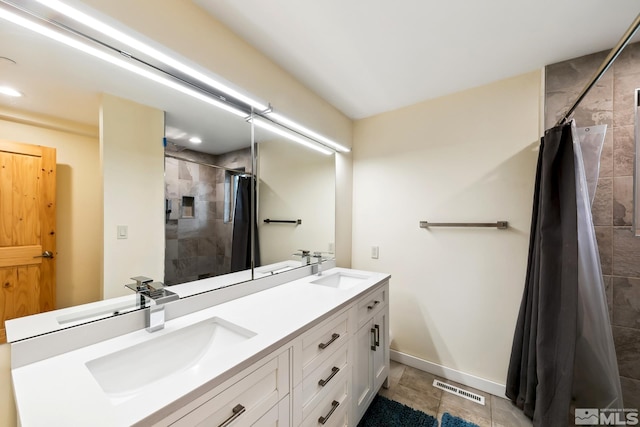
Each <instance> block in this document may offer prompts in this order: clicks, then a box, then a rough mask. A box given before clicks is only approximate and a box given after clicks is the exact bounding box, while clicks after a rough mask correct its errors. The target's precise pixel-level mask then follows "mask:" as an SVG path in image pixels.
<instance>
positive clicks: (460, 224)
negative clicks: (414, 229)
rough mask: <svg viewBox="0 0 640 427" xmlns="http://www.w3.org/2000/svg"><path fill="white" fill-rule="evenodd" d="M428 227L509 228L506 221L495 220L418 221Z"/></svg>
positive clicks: (422, 225) (422, 226)
mask: <svg viewBox="0 0 640 427" xmlns="http://www.w3.org/2000/svg"><path fill="white" fill-rule="evenodd" d="M429 227H494V228H497V229H498V230H506V229H507V228H509V222H508V221H497V222H427V221H420V228H429Z"/></svg>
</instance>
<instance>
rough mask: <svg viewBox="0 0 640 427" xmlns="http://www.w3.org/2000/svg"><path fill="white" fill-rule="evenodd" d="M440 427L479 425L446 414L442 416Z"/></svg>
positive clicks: (476, 426)
mask: <svg viewBox="0 0 640 427" xmlns="http://www.w3.org/2000/svg"><path fill="white" fill-rule="evenodd" d="M440 427H478V425H477V424H474V423H470V422H469V421H465V420H463V419H462V418H458V417H454V416H453V415H451V414H450V413H448V412H445V413H444V415H443V416H442V424H441V426H440Z"/></svg>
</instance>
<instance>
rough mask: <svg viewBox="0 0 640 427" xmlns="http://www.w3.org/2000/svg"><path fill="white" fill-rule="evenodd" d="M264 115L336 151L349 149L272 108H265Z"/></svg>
mask: <svg viewBox="0 0 640 427" xmlns="http://www.w3.org/2000/svg"><path fill="white" fill-rule="evenodd" d="M266 115H267V116H269V118H270V119H272V120H274V121H275V122H278V123H282V124H283V125H285V126H287V127H289V128H292V129H294V130H295V131H297V132H300V133H302V134H304V135H309V136H310V137H311V138H313V139H315V140H318V141H319V142H322V143H324V144H325V145H328V146H329V147H331V148H333V149H334V150H337V151H341V152H343V153H348V152H349V151H351V150H350V149H349V148H347V147H345V146H344V145H342V144H338V143H337V142H335V141H333V140H331V139H329V138H327V137H326V136H323V135H320V134H319V133H317V132H315V131H312V130H311V129H309V128H307V127H305V126H302V125H301V124H299V123H296V122H294V121H293V120H291V119H288V118H286V117H285V116H283V115H282V114H278V113H276V112H275V111H273V110H272V109H270V110H267V111H266Z"/></svg>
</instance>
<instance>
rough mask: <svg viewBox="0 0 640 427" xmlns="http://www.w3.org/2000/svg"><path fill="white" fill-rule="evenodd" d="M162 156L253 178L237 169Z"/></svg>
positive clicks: (168, 154)
mask: <svg viewBox="0 0 640 427" xmlns="http://www.w3.org/2000/svg"><path fill="white" fill-rule="evenodd" d="M164 156H165V157H171V158H172V159H178V160H182V161H185V162H191V163H195V164H198V165H202V166H209V167H210V168H216V169H222V170H225V171H227V172H230V173H232V174H234V175H240V176H243V175H244V176H253V174H252V173H251V172H245V171H241V170H238V169H231V168H225V167H224V166H218V165H212V164H210V163H204V162H199V161H197V160H193V159H189V158H187V157H181V156H177V155H175V154H171V153H164Z"/></svg>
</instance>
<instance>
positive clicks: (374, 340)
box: [371, 328, 376, 351]
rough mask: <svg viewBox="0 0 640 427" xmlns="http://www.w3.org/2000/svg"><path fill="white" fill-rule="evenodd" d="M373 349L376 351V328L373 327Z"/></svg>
mask: <svg viewBox="0 0 640 427" xmlns="http://www.w3.org/2000/svg"><path fill="white" fill-rule="evenodd" d="M371 350H373V351H376V330H375V329H374V328H371Z"/></svg>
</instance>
